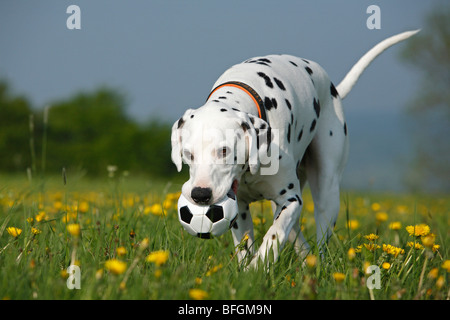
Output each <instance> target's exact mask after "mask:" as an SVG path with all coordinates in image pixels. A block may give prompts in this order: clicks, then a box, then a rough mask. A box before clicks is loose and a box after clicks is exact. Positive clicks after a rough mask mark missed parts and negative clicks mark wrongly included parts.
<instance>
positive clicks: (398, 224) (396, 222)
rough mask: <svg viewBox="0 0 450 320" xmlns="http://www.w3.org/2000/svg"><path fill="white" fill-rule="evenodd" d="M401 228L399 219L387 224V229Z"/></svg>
mask: <svg viewBox="0 0 450 320" xmlns="http://www.w3.org/2000/svg"><path fill="white" fill-rule="evenodd" d="M401 228H402V223H401V222H399V221H394V222H391V223H390V224H389V229H391V230H400V229H401Z"/></svg>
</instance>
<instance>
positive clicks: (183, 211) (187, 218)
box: [180, 206, 192, 224]
mask: <svg viewBox="0 0 450 320" xmlns="http://www.w3.org/2000/svg"><path fill="white" fill-rule="evenodd" d="M180 217H181V220H183V221H184V222H186V223H188V224H189V223H191V220H192V213H191V210H189V208H188V207H187V206H184V207H181V208H180Z"/></svg>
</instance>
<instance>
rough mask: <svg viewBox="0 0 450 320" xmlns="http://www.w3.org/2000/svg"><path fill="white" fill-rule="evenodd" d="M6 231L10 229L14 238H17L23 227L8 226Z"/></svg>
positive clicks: (9, 231)
mask: <svg viewBox="0 0 450 320" xmlns="http://www.w3.org/2000/svg"><path fill="white" fill-rule="evenodd" d="M6 231H8V233H9V235H10V236H13V237H14V238H17V237H18V236H20V234H21V233H22V229H20V228H16V227H8V228H6Z"/></svg>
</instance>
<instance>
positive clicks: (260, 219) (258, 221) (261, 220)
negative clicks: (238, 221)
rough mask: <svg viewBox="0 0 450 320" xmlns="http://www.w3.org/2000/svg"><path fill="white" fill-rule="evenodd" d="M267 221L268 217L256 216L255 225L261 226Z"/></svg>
mask: <svg viewBox="0 0 450 320" xmlns="http://www.w3.org/2000/svg"><path fill="white" fill-rule="evenodd" d="M265 223H266V218H260V217H255V218H253V225H254V226H255V227H256V226H259V225H260V224H265Z"/></svg>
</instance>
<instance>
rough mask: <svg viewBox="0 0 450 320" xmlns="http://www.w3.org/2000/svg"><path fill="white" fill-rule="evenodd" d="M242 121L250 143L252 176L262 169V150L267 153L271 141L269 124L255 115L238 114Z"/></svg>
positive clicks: (249, 157)
mask: <svg viewBox="0 0 450 320" xmlns="http://www.w3.org/2000/svg"><path fill="white" fill-rule="evenodd" d="M236 113H237V114H238V116H239V118H240V120H241V123H240V126H241V128H242V130H243V131H244V133H245V137H246V139H247V141H248V149H247V150H248V156H247V159H248V166H249V169H250V173H251V174H256V173H257V172H258V171H259V167H260V164H261V162H260V153H261V150H263V151H264V152H267V150H268V147H269V143H270V140H271V130H270V126H269V124H268V123H267V122H266V121H264V120H262V119H260V118H258V117H255V116H253V115H250V114H246V113H244V112H241V111H238V112H236Z"/></svg>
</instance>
